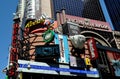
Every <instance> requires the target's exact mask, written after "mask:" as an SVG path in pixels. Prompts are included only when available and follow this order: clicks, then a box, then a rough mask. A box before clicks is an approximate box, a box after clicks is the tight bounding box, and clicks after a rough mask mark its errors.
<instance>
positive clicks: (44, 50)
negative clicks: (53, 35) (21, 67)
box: [35, 45, 60, 57]
mask: <svg viewBox="0 0 120 79" xmlns="http://www.w3.org/2000/svg"><path fill="white" fill-rule="evenodd" d="M35 52H36V54H37V57H46V56H47V57H53V56H56V57H57V56H60V51H59V45H41V46H36V47H35Z"/></svg>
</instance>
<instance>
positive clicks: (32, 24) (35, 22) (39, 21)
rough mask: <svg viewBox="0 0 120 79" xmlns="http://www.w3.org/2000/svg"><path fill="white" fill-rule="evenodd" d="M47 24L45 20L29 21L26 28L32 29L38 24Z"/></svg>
mask: <svg viewBox="0 0 120 79" xmlns="http://www.w3.org/2000/svg"><path fill="white" fill-rule="evenodd" d="M44 22H45V19H40V20H35V21H29V22H28V23H27V24H26V26H25V27H26V28H29V27H32V26H35V25H37V24H43V23H44Z"/></svg>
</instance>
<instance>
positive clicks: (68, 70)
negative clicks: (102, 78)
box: [19, 64, 98, 74]
mask: <svg viewBox="0 0 120 79" xmlns="http://www.w3.org/2000/svg"><path fill="white" fill-rule="evenodd" d="M19 67H20V68H27V67H28V64H19ZM30 67H31V69H40V70H54V71H63V72H73V73H78V74H81V73H82V74H98V72H97V71H87V70H76V69H68V68H56V67H48V66H38V65H30Z"/></svg>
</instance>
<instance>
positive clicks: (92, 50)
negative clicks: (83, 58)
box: [87, 38, 98, 60]
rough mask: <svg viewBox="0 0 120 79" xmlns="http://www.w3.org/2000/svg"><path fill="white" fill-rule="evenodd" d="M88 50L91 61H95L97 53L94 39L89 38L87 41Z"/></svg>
mask: <svg viewBox="0 0 120 79" xmlns="http://www.w3.org/2000/svg"><path fill="white" fill-rule="evenodd" d="M87 42H88V48H89V51H90V54H91V59H93V60H94V59H97V58H98V52H97V48H96V44H95V39H94V38H90V39H89V40H88V41H87Z"/></svg>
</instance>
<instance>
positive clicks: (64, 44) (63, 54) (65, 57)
mask: <svg viewBox="0 0 120 79" xmlns="http://www.w3.org/2000/svg"><path fill="white" fill-rule="evenodd" d="M67 38H68V37H67V36H66V35H60V34H56V33H55V37H54V41H55V44H59V47H60V60H59V62H60V63H69V45H68V40H67Z"/></svg>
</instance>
